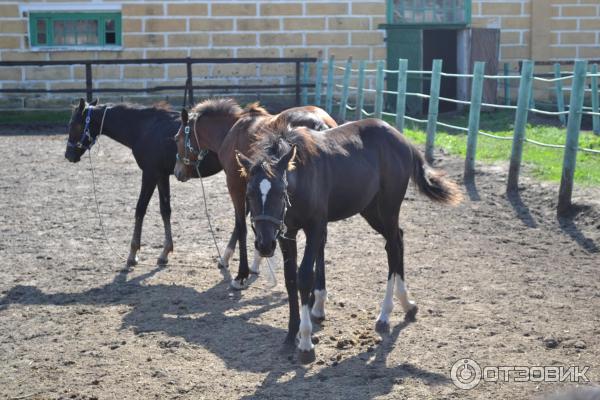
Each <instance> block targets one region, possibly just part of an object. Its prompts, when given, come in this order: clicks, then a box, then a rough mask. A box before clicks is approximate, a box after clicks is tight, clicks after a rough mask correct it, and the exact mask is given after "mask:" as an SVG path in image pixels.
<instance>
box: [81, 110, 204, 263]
mask: <svg viewBox="0 0 600 400" xmlns="http://www.w3.org/2000/svg"><path fill="white" fill-rule="evenodd" d="M109 108H110V107H106V108H105V109H104V113H103V114H102V121H101V122H100V131H99V133H98V135H97V136H96V140H98V139H99V138H100V135H101V134H102V131H103V130H104V119H105V118H106V112H107V111H108V109H109ZM98 147H100V142H98ZM88 160H89V162H90V171H91V173H92V189H93V193H94V203H95V204H96V215H97V216H98V222H99V224H100V229H101V231H102V236H103V237H104V241H105V242H106V245H107V247H108V248H109V250H110V251H111V252H112V253H113V255H114V256H115V257H116V258H118V259H120V260H121V261H125V262H127V257H125V256H124V255H122V254H121V253H119V252H118V251H117V250H116V249H115V248H114V247H113V245H112V244H111V243H110V240H108V235H107V234H106V229H105V227H104V220H103V218H102V214H100V203H98V195H97V192H98V190H97V188H96V174H95V171H94V164H93V162H92V151H91V149H90V150H88ZM137 265H140V266H146V267H155V266H156V264H150V263H140V262H138V263H137ZM174 265H180V266H187V267H196V266H195V265H192V264H183V263H176V264H174Z"/></svg>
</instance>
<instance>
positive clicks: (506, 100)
mask: <svg viewBox="0 0 600 400" xmlns="http://www.w3.org/2000/svg"><path fill="white" fill-rule="evenodd" d="M509 75H510V64H509V63H507V62H505V63H504V76H509ZM504 104H505V105H507V106H510V79H508V78H506V79H504Z"/></svg>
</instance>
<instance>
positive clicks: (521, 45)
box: [472, 0, 546, 61]
mask: <svg viewBox="0 0 600 400" xmlns="http://www.w3.org/2000/svg"><path fill="white" fill-rule="evenodd" d="M531 1H540V0H502V1H498V0H474V1H473V7H472V10H473V11H472V23H473V26H474V27H480V28H496V29H500V30H501V33H500V59H501V60H504V61H509V60H522V59H524V58H529V57H530V34H531ZM542 1H546V0H542Z"/></svg>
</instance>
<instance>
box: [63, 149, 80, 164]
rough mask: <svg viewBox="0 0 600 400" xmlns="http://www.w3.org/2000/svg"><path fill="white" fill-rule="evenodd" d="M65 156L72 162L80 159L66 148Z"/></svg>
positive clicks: (75, 153)
mask: <svg viewBox="0 0 600 400" xmlns="http://www.w3.org/2000/svg"><path fill="white" fill-rule="evenodd" d="M65 158H66V159H67V160H69V162H72V163H76V162H79V160H81V156H80V155H79V154H77V152H75V151H74V150H72V149H67V151H65Z"/></svg>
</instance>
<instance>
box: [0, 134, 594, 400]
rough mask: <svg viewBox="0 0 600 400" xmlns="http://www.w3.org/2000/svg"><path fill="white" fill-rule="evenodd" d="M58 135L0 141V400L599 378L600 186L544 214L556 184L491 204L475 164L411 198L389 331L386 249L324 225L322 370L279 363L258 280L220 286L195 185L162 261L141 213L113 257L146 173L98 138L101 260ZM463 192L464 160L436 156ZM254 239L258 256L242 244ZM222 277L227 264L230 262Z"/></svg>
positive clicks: (351, 228)
mask: <svg viewBox="0 0 600 400" xmlns="http://www.w3.org/2000/svg"><path fill="white" fill-rule="evenodd" d="M64 146H65V137H64V136H1V137H0V154H1V155H2V156H1V157H0V170H1V171H2V179H1V180H0V206H1V209H0V210H1V211H0V229H1V234H0V397H2V398H15V399H17V398H18V399H22V398H28V399H57V398H69V399H149V398H157V399H168V398H173V399H175V398H180V399H202V398H207V399H215V398H225V399H234V398H248V399H250V398H252V399H253V398H260V399H263V398H269V399H276V398H284V397H285V398H303V399H311V398H315V399H345V400H350V399H372V398H378V399H380V398H381V399H392V398H393V399H416V398H418V399H422V398H435V399H443V398H445V399H452V398H481V399H491V398H494V399H499V398H537V397H538V396H546V395H548V394H550V393H553V392H555V391H556V390H563V389H569V388H574V387H576V385H575V384H573V383H568V384H558V383H535V382H527V383H517V382H514V381H512V379H511V382H503V381H500V382H495V383H494V382H481V383H480V384H479V385H478V386H477V387H476V388H474V389H472V390H468V391H465V390H461V389H458V388H456V387H455V386H454V385H453V383H452V381H451V380H450V369H451V367H452V365H453V364H454V362H456V361H457V360H460V359H462V358H471V359H473V360H475V361H477V362H478V363H479V364H480V365H481V366H524V365H525V366H571V365H573V366H580V367H583V366H589V367H590V370H589V372H588V373H587V377H588V378H589V379H590V380H591V381H592V382H591V383H587V384H585V385H584V386H588V385H592V384H596V385H597V384H599V383H600V271H599V268H600V253H599V252H598V247H600V218H599V216H600V213H599V210H600V205H599V204H598V203H599V202H600V196H599V194H600V191H599V190H595V189H582V188H578V190H577V193H576V201H577V202H578V204H581V205H583V207H581V208H580V210H579V212H578V213H577V215H575V216H574V218H572V219H571V220H565V221H558V220H557V219H556V217H555V212H554V207H555V202H556V193H557V190H556V185H550V184H541V183H538V182H536V181H534V180H531V179H526V178H523V189H524V190H523V192H522V198H520V199H512V200H511V199H507V198H506V196H505V195H504V182H505V179H506V173H505V171H506V168H505V166H492V167H485V168H483V167H482V168H480V173H479V174H478V175H477V178H476V183H477V187H476V188H473V187H472V188H470V189H469V193H468V194H467V196H466V201H465V202H464V203H463V204H462V205H460V206H458V207H456V208H444V207H441V206H438V205H435V204H433V203H431V202H429V201H427V200H426V199H425V198H423V197H421V196H419V195H416V194H415V193H414V191H412V189H411V192H410V194H409V196H408V198H407V200H406V202H405V203H404V205H403V209H402V213H401V226H402V228H403V229H404V232H405V247H406V276H407V283H408V285H409V289H410V291H411V295H412V297H413V299H414V300H415V301H416V302H417V304H418V305H419V309H420V311H419V315H418V319H417V321H416V322H414V323H411V324H406V323H404V322H403V315H402V313H401V311H400V310H401V308H400V306H399V305H397V306H396V310H395V312H394V314H393V316H392V329H391V332H390V334H389V335H384V336H383V337H380V336H379V335H377V334H376V333H375V332H374V323H375V318H376V316H377V313H378V311H379V303H380V302H381V300H382V298H383V291H384V287H385V280H386V273H387V265H386V256H385V251H384V242H383V240H382V238H381V237H379V236H378V235H377V234H375V233H374V232H373V231H372V230H370V229H369V228H368V226H367V224H366V222H365V221H363V220H362V219H361V218H360V217H355V218H352V219H349V220H346V221H342V222H339V223H335V224H332V225H330V231H329V243H328V246H327V250H326V258H327V276H328V281H327V285H328V289H329V302H328V303H327V305H326V312H327V320H326V321H325V322H324V323H323V325H322V326H321V327H316V329H315V336H316V337H317V338H318V340H319V343H318V344H317V346H316V354H317V361H316V362H315V363H313V364H312V365H309V366H303V365H300V364H299V363H298V362H297V360H296V355H295V354H290V353H281V352H280V348H281V344H282V341H283V339H284V336H285V329H286V326H287V313H288V310H287V300H286V294H285V288H284V286H283V283H282V280H283V272H282V269H281V260H278V261H277V262H276V264H277V268H276V271H275V272H276V276H277V279H278V284H277V286H276V287H274V288H270V283H271V282H270V281H269V279H268V274H266V273H265V272H266V269H265V268H264V267H263V269H262V271H263V273H262V274H261V276H260V278H259V279H258V280H257V281H256V282H254V283H253V286H252V287H251V288H250V289H248V290H246V291H243V292H233V291H231V290H230V289H229V287H228V280H229V277H228V273H227V271H220V270H219V269H218V268H217V267H216V263H215V255H216V251H215V249H214V247H213V246H212V239H211V237H210V234H209V231H208V225H207V221H206V218H205V217H204V211H203V209H202V201H201V197H200V185H199V182H198V181H195V182H191V183H186V184H181V183H179V182H176V180H175V179H174V178H172V179H171V182H172V192H173V194H172V196H173V210H174V212H173V229H174V240H175V253H174V254H173V255H172V256H171V258H170V264H169V265H168V266H167V267H166V268H158V267H156V266H154V262H155V260H156V257H157V256H158V255H159V253H160V247H161V245H162V221H161V218H160V215H159V212H158V201H157V200H156V199H153V200H152V202H151V206H150V208H149V211H148V215H147V217H146V223H145V225H144V232H143V249H142V254H141V261H142V262H143V264H141V265H139V266H136V267H135V268H133V269H131V270H127V269H125V268H124V263H123V262H122V260H121V259H120V258H119V256H123V255H125V254H126V251H127V249H128V243H129V239H130V235H131V231H132V228H133V213H134V206H135V202H136V199H137V193H138V190H139V185H140V181H141V173H140V171H139V170H138V168H137V166H136V164H135V163H134V161H133V158H132V156H131V154H130V152H129V151H128V150H127V149H126V148H124V147H122V146H120V145H118V144H116V143H115V142H112V141H111V140H110V139H108V138H102V139H101V141H100V146H99V149H100V150H99V152H98V149H97V148H95V149H94V152H93V154H94V157H93V159H94V163H95V167H96V174H97V178H98V195H99V200H100V208H101V212H102V217H103V219H104V222H105V225H106V230H107V233H108V237H109V240H110V246H112V247H113V248H114V252H113V250H111V249H110V248H109V247H108V246H107V243H106V242H105V240H104V238H103V235H102V231H101V230H100V227H99V224H98V220H97V217H96V211H95V203H94V198H93V192H92V181H91V174H90V164H89V161H88V159H87V157H85V158H84V159H83V160H82V162H81V163H80V164H78V165H72V164H69V163H67V162H66V160H64V158H63V153H64ZM440 158H441V162H440V166H441V167H443V168H444V169H446V170H447V171H448V172H449V173H450V175H451V176H453V177H455V178H456V179H457V180H460V175H461V171H462V165H463V163H462V160H457V159H453V158H450V157H446V156H443V155H440ZM205 185H206V188H207V191H208V193H207V195H208V199H209V208H210V212H211V215H212V218H213V223H214V224H215V225H216V226H217V227H218V230H217V232H216V234H217V238H218V242H219V243H220V244H221V245H224V244H225V241H226V239H227V238H228V235H229V232H230V230H231V228H232V224H233V210H232V207H231V204H230V202H229V198H228V196H227V191H226V187H225V179H224V175H223V174H219V175H217V176H215V177H211V178H209V179H206V180H205ZM249 242H250V243H252V241H251V240H250V241H249ZM230 268H231V270H232V273H233V271H235V269H237V258H234V260H233V262H232V266H231V267H230Z"/></svg>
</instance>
